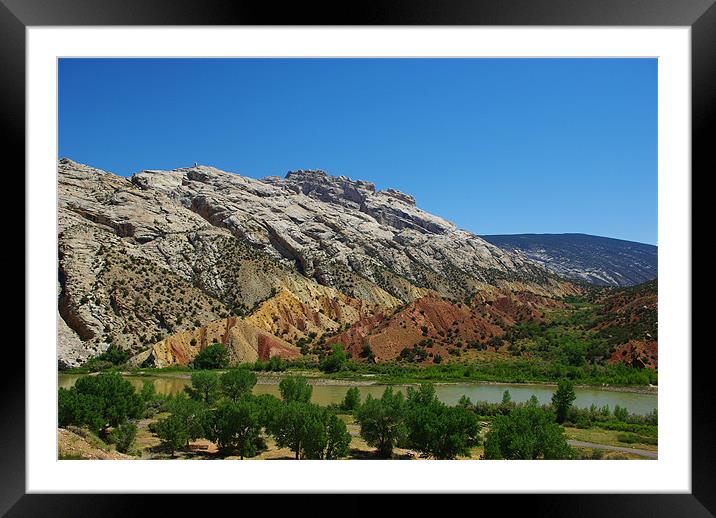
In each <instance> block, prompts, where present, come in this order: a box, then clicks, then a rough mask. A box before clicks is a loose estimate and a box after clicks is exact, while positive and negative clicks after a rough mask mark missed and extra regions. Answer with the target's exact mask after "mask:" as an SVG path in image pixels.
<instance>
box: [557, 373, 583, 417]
mask: <svg viewBox="0 0 716 518" xmlns="http://www.w3.org/2000/svg"><path fill="white" fill-rule="evenodd" d="M576 398H577V396H576V395H575V393H574V385H573V384H572V382H571V381H570V380H568V379H561V380H559V383H558V384H557V391H556V392H555V393H554V394H553V395H552V406H553V407H554V411H555V412H556V414H557V416H556V417H557V422H558V423H563V422H564V421H565V419H566V418H567V412H569V408H570V407H571V406H572V403H573V402H574V400H575V399H576Z"/></svg>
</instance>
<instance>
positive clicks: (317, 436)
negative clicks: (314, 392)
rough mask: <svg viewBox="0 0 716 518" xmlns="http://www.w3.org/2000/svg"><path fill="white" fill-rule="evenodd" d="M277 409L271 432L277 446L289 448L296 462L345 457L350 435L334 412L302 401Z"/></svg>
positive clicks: (292, 402)
mask: <svg viewBox="0 0 716 518" xmlns="http://www.w3.org/2000/svg"><path fill="white" fill-rule="evenodd" d="M277 410H278V411H277V414H276V417H275V419H274V420H273V421H272V423H271V426H270V432H271V434H272V435H273V436H274V437H275V438H276V444H277V445H279V446H281V447H288V448H291V450H292V451H293V452H294V455H295V456H296V459H301V458H303V459H337V458H340V457H345V456H346V455H347V454H348V446H349V445H350V442H351V436H350V434H349V433H348V430H347V428H346V425H345V423H344V422H343V421H342V420H341V419H340V418H339V417H338V416H336V415H335V414H334V413H332V412H329V411H328V410H327V409H325V408H322V407H320V406H318V405H314V404H312V403H307V402H301V401H291V402H289V403H287V404H284V405H280V406H279V408H278V409H277Z"/></svg>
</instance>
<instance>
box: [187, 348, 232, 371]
mask: <svg viewBox="0 0 716 518" xmlns="http://www.w3.org/2000/svg"><path fill="white" fill-rule="evenodd" d="M228 365H229V351H228V350H227V349H226V347H225V346H224V345H223V344H219V343H214V344H211V345H208V346H206V348H204V349H202V350H201V351H199V354H197V355H196V357H194V362H193V366H194V368H195V369H199V370H206V369H224V368H226V367H228Z"/></svg>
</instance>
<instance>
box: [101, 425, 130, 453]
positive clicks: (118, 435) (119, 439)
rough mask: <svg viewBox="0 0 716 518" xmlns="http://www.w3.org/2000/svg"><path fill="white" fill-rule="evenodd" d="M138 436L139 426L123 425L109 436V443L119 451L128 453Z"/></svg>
mask: <svg viewBox="0 0 716 518" xmlns="http://www.w3.org/2000/svg"><path fill="white" fill-rule="evenodd" d="M136 436H137V425H136V424H134V423H123V424H120V425H119V426H117V427H116V428H114V429H113V430H112V431H111V432H110V433H109V435H108V436H107V440H108V441H107V442H109V443H112V444H115V445H116V446H117V451H118V452H120V453H127V452H128V451H129V448H131V447H132V443H134V438H135V437H136Z"/></svg>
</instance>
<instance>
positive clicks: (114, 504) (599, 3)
mask: <svg viewBox="0 0 716 518" xmlns="http://www.w3.org/2000/svg"><path fill="white" fill-rule="evenodd" d="M63 25H72V26H81V25H96V26H100V25H145V26H146V25H157V26H161V25H185V26H186V25H193V26H197V25H201V26H207V25H505V26H515V25H528V26H540V25H542V26H545V25H547V26H560V25H561V26H596V25H604V26H688V27H690V28H691V52H692V56H691V73H692V90H691V95H692V170H693V171H700V176H705V175H706V173H707V171H708V172H712V171H714V170H716V168H715V167H714V166H715V165H716V161H715V159H714V152H713V150H712V147H713V145H712V143H711V141H710V139H709V138H708V135H709V134H710V133H711V132H709V131H708V130H709V129H713V125H714V124H713V121H714V120H715V119H716V6H715V5H714V0H443V1H437V0H432V1H431V0H394V1H392V2H388V1H384V2H376V1H365V0H364V1H362V2H354V3H339V2H336V3H333V4H323V3H321V4H318V3H316V4H312V5H308V4H304V3H294V4H289V3H285V4H282V5H281V7H280V8H278V6H277V5H275V4H272V3H269V2H257V1H243V0H237V1H234V2H228V1H221V0H203V1H192V0H123V1H120V0H94V1H89V0H62V1H55V2H47V1H43V0H0V64H1V68H0V70H2V71H3V77H2V79H0V106H1V108H0V112H1V113H2V118H1V119H0V120H2V126H3V136H4V141H5V143H6V145H7V147H6V149H7V150H8V151H7V152H6V153H5V154H4V158H5V161H6V163H7V159H8V158H11V159H13V163H14V166H13V169H12V170H13V171H15V179H16V181H19V179H20V178H21V177H22V176H21V175H20V174H19V173H18V172H19V171H24V170H25V142H24V139H25V29H26V28H27V27H31V26H63ZM684 174H685V175H689V174H690V172H689V171H684ZM693 176H694V175H693V173H691V178H693ZM18 189H22V191H23V192H24V182H23V183H22V184H21V185H20V186H18ZM692 204H693V201H692ZM692 235H694V234H693V231H692ZM17 242H18V243H19V242H22V240H18V241H17ZM18 248H19V247H18ZM692 263H693V260H692ZM29 273H30V272H28V271H27V269H25V275H26V276H27V275H28V274H29ZM6 300H7V299H6ZM48 325H54V323H52V324H48ZM707 345H708V344H706V343H700V344H698V346H697V347H692V350H691V352H692V375H693V378H692V394H694V397H693V402H692V451H693V452H696V454H693V455H692V459H691V466H692V493H691V494H678V495H676V494H673V495H667V494H639V495H636V494H623V495H544V494H543V495H524V496H516V495H512V496H510V498H508V499H505V498H502V499H500V502H499V506H500V509H501V512H504V511H508V512H509V511H511V510H514V507H515V506H523V505H527V506H529V508H530V511H529V512H530V513H531V514H535V513H537V514H547V513H548V514H549V515H551V516H560V515H568V516H603V515H611V516H630V517H637V516H677V515H681V516H713V515H714V513H716V491H714V488H715V487H716V477H714V472H715V468H714V466H716V454H715V453H714V452H715V451H716V450H715V449H714V447H713V441H712V437H713V436H714V432H716V431H715V430H714V424H715V421H716V419H715V418H714V415H716V414H715V413H714V411H713V409H714V407H715V405H714V403H715V402H716V401H715V399H716V398H714V390H713V388H712V387H710V386H709V382H710V379H709V371H710V370H711V369H712V367H711V366H710V365H711V363H710V362H709V361H708V350H709V348H708V347H707ZM680 346H682V347H689V346H691V344H680ZM5 354H6V355H7V354H9V357H7V356H6V357H5V365H12V366H13V369H12V370H8V372H6V373H5V374H4V376H3V377H2V382H1V383H2V392H0V394H1V403H0V405H2V406H1V409H2V410H1V411H2V414H0V415H1V416H2V421H3V424H2V425H1V426H0V512H3V513H5V512H7V515H8V516H27V515H30V516H34V515H50V514H51V515H52V516H65V515H72V516H85V515H86V516H90V515H91V516H104V515H114V514H117V515H131V514H134V513H135V512H136V511H137V510H138V502H137V499H139V498H143V497H142V496H140V495H131V496H130V495H34V494H33V495H29V494H25V372H24V370H25V369H24V367H25V355H24V351H23V350H22V349H20V348H19V347H18V346H16V345H14V346H12V347H11V346H10V344H6V347H5ZM9 362H11V363H9ZM211 497H212V498H218V495H212V496H211ZM144 498H146V497H144ZM241 498H246V496H242V497H241ZM314 498H315V497H314ZM345 498H347V499H348V500H344V501H343V503H342V504H340V506H341V509H343V510H345V512H341V514H345V513H346V512H350V513H351V514H366V512H368V511H369V509H373V504H369V503H367V501H366V500H365V499H364V498H359V497H358V496H355V495H353V496H348V497H345ZM472 498H473V499H474V498H480V502H485V500H484V499H485V498H492V497H488V496H486V495H480V496H479V497H472ZM422 500H423V499H420V498H418V499H411V503H407V502H406V503H405V504H401V505H403V508H402V512H403V513H404V514H407V513H408V512H411V509H410V507H411V506H416V508H419V507H418V506H422V505H423V503H422ZM304 501H307V500H306V496H305V495H304V496H301V497H299V496H297V495H296V496H293V497H292V498H291V499H290V502H287V504H286V505H290V506H291V508H294V509H295V508H296V507H301V503H302V502H304ZM277 503H278V501H277V500H275V499H273V500H272V510H273V511H279V507H276V505H277ZM490 503H492V502H490ZM185 505H186V497H184V498H182V497H178V496H176V495H175V496H173V497H172V502H171V503H169V502H163V503H162V506H163V507H162V508H163V511H164V512H172V510H171V507H172V506H177V507H178V508H180V507H179V506H182V507H183V506H185ZM468 505H474V504H468ZM244 508H245V509H248V507H244ZM479 508H481V509H484V510H487V509H488V507H486V506H485V504H483V503H481V505H480V506H479ZM216 509H218V507H216ZM476 512H477V511H476Z"/></svg>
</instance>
